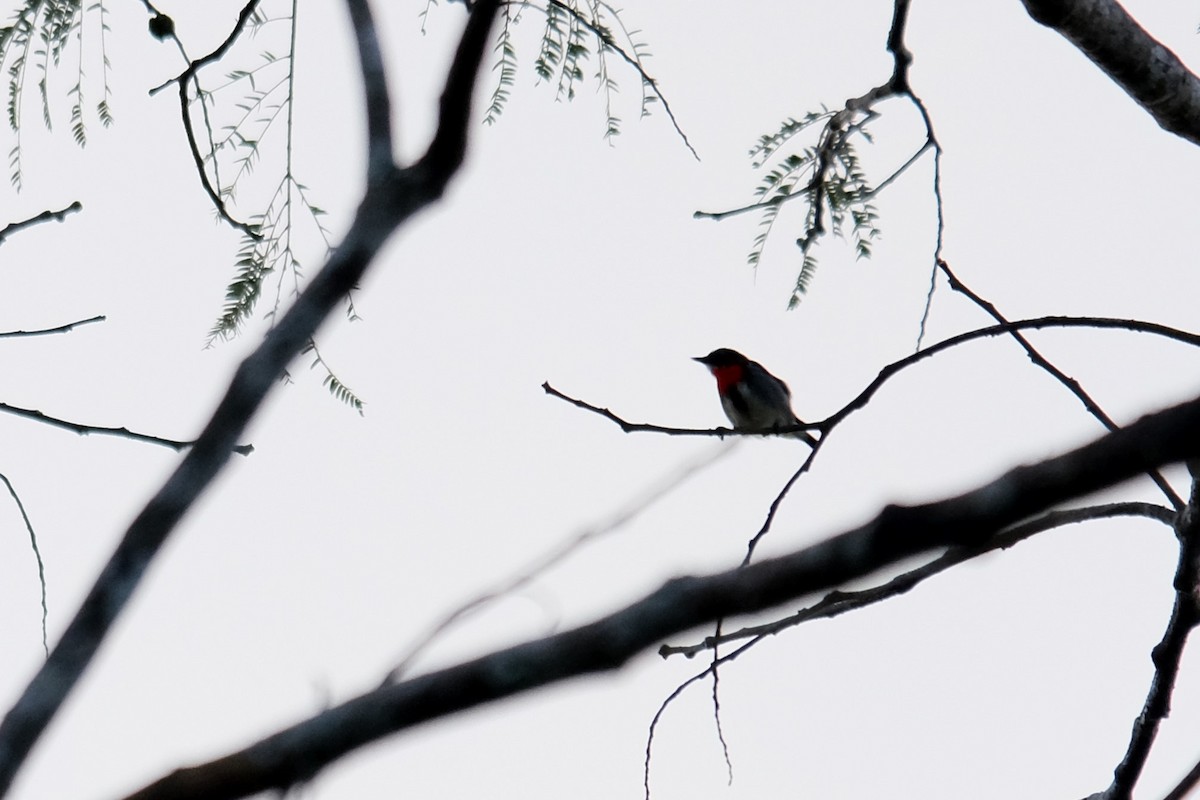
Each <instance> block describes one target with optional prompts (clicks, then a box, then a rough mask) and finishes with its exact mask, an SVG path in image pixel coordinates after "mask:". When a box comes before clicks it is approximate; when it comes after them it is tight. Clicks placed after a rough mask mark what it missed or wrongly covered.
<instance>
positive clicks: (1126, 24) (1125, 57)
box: [1022, 0, 1200, 144]
mask: <svg viewBox="0 0 1200 800" xmlns="http://www.w3.org/2000/svg"><path fill="white" fill-rule="evenodd" d="M1022 2H1023V3H1024V4H1025V8H1026V10H1027V11H1028V12H1029V16H1031V17H1033V18H1034V19H1035V20H1037V21H1038V22H1040V23H1042V24H1043V25H1045V26H1047V27H1049V28H1053V29H1054V30H1056V31H1058V32H1059V33H1061V34H1062V35H1063V36H1064V37H1066V39H1067V40H1068V41H1070V42H1071V44H1073V45H1075V46H1076V47H1077V48H1079V50H1080V51H1082V52H1083V54H1084V55H1085V56H1087V57H1088V58H1089V59H1091V61H1092V63H1093V64H1095V65H1096V66H1097V67H1099V68H1100V69H1101V70H1103V71H1104V74H1105V75H1107V76H1108V77H1109V78H1111V79H1112V80H1113V81H1114V82H1115V83H1116V84H1117V85H1118V86H1120V87H1121V88H1122V89H1124V90H1125V92H1126V94H1128V95H1129V96H1130V97H1131V98H1133V100H1134V102H1136V103H1137V104H1138V105H1140V106H1141V107H1142V108H1144V109H1146V111H1147V112H1148V113H1149V114H1150V116H1152V117H1154V121H1155V122H1157V123H1158V124H1159V125H1160V126H1162V128H1163V129H1164V130H1166V131H1168V132H1170V133H1173V134H1175V135H1176V136H1180V137H1182V138H1184V139H1187V140H1188V141H1189V142H1192V143H1193V144H1200V79H1197V77H1196V76H1195V75H1194V74H1192V73H1191V72H1190V71H1188V68H1187V67H1185V66H1184V64H1183V62H1182V61H1180V60H1179V57H1178V56H1176V55H1175V54H1174V53H1172V52H1171V51H1170V50H1169V49H1167V48H1166V47H1164V46H1163V45H1162V43H1160V42H1159V41H1158V40H1157V39H1155V38H1154V37H1153V36H1151V35H1150V34H1149V33H1147V32H1146V30H1145V29H1144V28H1142V26H1141V25H1139V24H1138V23H1137V20H1135V19H1134V18H1133V17H1131V16H1130V15H1129V13H1128V12H1127V11H1126V10H1125V9H1124V8H1122V7H1121V4H1120V3H1118V2H1117V0H1022Z"/></svg>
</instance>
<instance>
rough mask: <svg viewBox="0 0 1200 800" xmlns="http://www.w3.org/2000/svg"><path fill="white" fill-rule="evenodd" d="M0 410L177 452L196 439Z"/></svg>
mask: <svg viewBox="0 0 1200 800" xmlns="http://www.w3.org/2000/svg"><path fill="white" fill-rule="evenodd" d="M0 412H2V413H5V414H12V415H14V416H17V417H24V418H25V419H31V420H34V421H35V422H41V423H44V424H46V425H50V426H52V427H55V428H62V429H63V430H67V431H71V433H77V434H79V435H80V436H89V435H91V434H93V433H94V434H97V435H100V436H119V437H120V438H122V439H133V440H134V441H135V442H145V443H147V444H156V445H160V446H162V447H169V448H171V449H172V450H174V451H175V452H177V453H178V452H180V451H182V450H186V449H187V448H189V447H192V446H193V445H195V444H196V441H197V440H195V439H193V440H191V441H183V440H180V439H167V438H165V437H163V436H152V435H150V434H148V433H139V432H138V431H132V430H130V429H129V428H124V427H122V428H110V427H105V426H102V425H85V424H83V423H81V422H71V421H70V420H66V419H62V418H60V417H52V416H50V415H49V414H43V413H42V412H41V411H37V410H35V409H32V408H21V407H19V406H14V405H9V404H8V403H0ZM233 452H235V453H237V454H238V455H242V456H248V455H250V454H251V453H253V452H254V445H252V444H239V445H237V446H236V447H234V448H233Z"/></svg>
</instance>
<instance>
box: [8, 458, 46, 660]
mask: <svg viewBox="0 0 1200 800" xmlns="http://www.w3.org/2000/svg"><path fill="white" fill-rule="evenodd" d="M0 481H3V482H4V485H5V487H7V488H8V493H9V494H10V495H11V496H12V499H13V502H14V503H16V504H17V510H18V511H20V512H21V519H22V520H23V521H24V523H25V530H26V531H28V532H29V549H30V550H32V551H33V559H34V561H36V562H37V572H38V586H40V587H41V589H42V649H43V650H45V651H46V656H47V657H49V656H50V639H49V636H48V635H47V633H46V631H47V625H48V621H49V618H50V607H49V605H48V604H47V603H46V564H45V562H44V561H42V549H41V548H40V547H39V546H38V539H37V532H36V531H34V529H33V522H31V521H30V519H29V513H28V512H26V511H25V504H24V503H23V502H21V496H20V495H19V494H17V490H16V488H15V487H14V486H13V485H12V481H10V480H9V479H8V476H7V475H4V474H3V473H0Z"/></svg>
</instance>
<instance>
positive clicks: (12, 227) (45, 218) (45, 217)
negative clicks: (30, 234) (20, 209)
mask: <svg viewBox="0 0 1200 800" xmlns="http://www.w3.org/2000/svg"><path fill="white" fill-rule="evenodd" d="M82 210H83V203H81V202H79V201H78V200H76V201H75V202H74V203H71V205H69V206H67V207H66V208H61V209H59V210H58V211H43V212H42V213H40V214H36V215H34V216H32V217H30V218H29V219H23V220H21V221H19V222H12V223H9V224H8V225H5V226H4V227H3V228H0V244H4V240H5V239H7V238H8V237H9V236H12V235H13V234H14V233H16V232H17V231H20V230H23V229H25V228H28V227H30V226H32V225H38V224H40V223H42V222H49V221H51V220H54V221H55V222H62V221H63V220H64V219H65V218H66V216H67V214H73V213H75V212H76V211H82Z"/></svg>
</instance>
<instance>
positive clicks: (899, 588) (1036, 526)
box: [658, 502, 1175, 658]
mask: <svg viewBox="0 0 1200 800" xmlns="http://www.w3.org/2000/svg"><path fill="white" fill-rule="evenodd" d="M1120 516H1131V517H1133V516H1137V517H1145V518H1147V519H1152V520H1155V521H1157V522H1161V523H1163V524H1164V525H1171V524H1173V523H1174V521H1175V512H1174V511H1172V510H1171V509H1169V508H1166V507H1164V506H1158V505H1154V504H1152V503H1135V502H1130V503H1108V504H1104V505H1099V506H1089V507H1087V508H1076V509H1069V510H1062V511H1048V512H1046V513H1045V514H1042V515H1041V516H1038V517H1035V518H1034V519H1031V520H1029V521H1027V522H1022V523H1021V524H1019V525H1015V526H1013V527H1011V528H1009V529H1007V530H1005V531H1003V532H1001V533H999V534H997V535H996V536H994V537H992V539H991V540H989V541H988V542H986V543H985V544H981V545H978V546H975V547H955V548H952V549H950V550H947V551H946V552H945V553H943V554H942V555H940V556H938V557H937V558H935V559H933V560H932V561H929V562H927V563H925V564H922V565H921V566H919V567H916V568H915V569H911V570H909V571H908V572H904V573H901V574H900V575H897V576H896V577H894V578H892V579H891V580H889V581H887V582H886V583H883V584H880V585H878V586H872V587H870V588H868V589H859V590H856V591H852V592H843V591H840V590H835V591H832V592H830V593H829V594H827V595H825V596H824V597H822V598H821V599H820V600H819V601H818V602H816V603H814V604H813V605H811V606H809V607H808V608H804V609H801V610H800V611H797V612H796V613H795V614H791V615H789V616H787V617H783V618H782V619H777V620H774V621H772V622H766V623H763V624H761V625H751V626H748V627H745V628H741V629H739V630H736V631H730V632H729V633H723V634H720V635H717V636H708V637H706V638H704V639H702V640H700V641H698V642H696V643H694V644H687V645H670V644H664V645H663V646H662V647H660V648H658V654H659V655H660V656H662V657H663V658H669V657H670V656H674V655H682V656H686V657H687V658H692V657H693V656H695V655H696V654H697V653H701V652H703V651H705V650H716V648H717V646H718V645H723V644H729V643H731V642H737V641H741V640H744V639H762V638H763V637H766V636H774V635H775V634H777V633H780V632H782V631H785V630H787V629H788V628H794V627H796V626H797V625H800V624H802V623H805V622H809V621H811V620H814V619H832V618H833V617H837V616H841V615H842V614H845V613H846V612H848V611H854V610H857V609H860V608H865V607H867V606H870V605H874V604H875V603H879V602H882V601H884V600H889V599H891V598H893V597H899V596H900V595H902V594H906V593H907V592H908V591H909V590H911V589H913V588H915V587H916V586H918V585H919V584H921V583H923V582H925V580H927V579H928V578H932V577H933V576H934V575H940V574H941V573H943V572H945V571H946V570H948V569H950V568H951V567H956V566H958V565H959V564H962V563H963V562H965V561H970V560H971V559H973V558H978V557H979V556H981V555H985V554H987V553H992V552H995V551H996V550H1007V549H1008V548H1010V547H1013V546H1015V545H1017V544H1020V543H1021V542H1023V541H1025V540H1026V539H1029V538H1030V537H1032V536H1034V535H1036V534H1039V533H1043V532H1045V531H1048V530H1052V529H1054V528H1060V527H1063V526H1065V525H1077V524H1079V523H1081V522H1090V521H1092V520H1097V519H1110V518H1112V517H1120Z"/></svg>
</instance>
